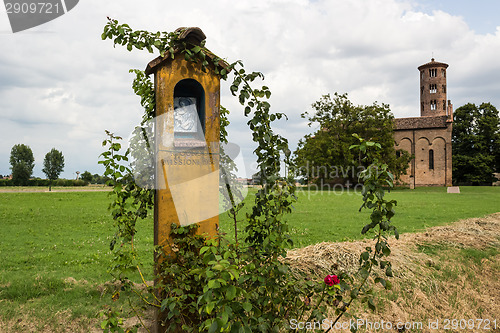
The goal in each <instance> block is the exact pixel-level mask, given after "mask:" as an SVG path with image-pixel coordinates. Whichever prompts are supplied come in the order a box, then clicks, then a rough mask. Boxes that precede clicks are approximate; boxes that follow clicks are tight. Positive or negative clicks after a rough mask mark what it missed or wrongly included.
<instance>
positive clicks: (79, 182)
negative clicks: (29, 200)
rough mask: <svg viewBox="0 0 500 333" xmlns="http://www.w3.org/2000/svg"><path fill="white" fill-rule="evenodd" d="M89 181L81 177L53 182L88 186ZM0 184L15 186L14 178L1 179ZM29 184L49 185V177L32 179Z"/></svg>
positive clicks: (63, 184)
mask: <svg viewBox="0 0 500 333" xmlns="http://www.w3.org/2000/svg"><path fill="white" fill-rule="evenodd" d="M88 184H89V183H88V182H86V181H84V180H81V179H78V180H76V179H58V180H54V181H53V182H52V186H87V185H88ZM0 186H15V185H14V183H13V182H12V179H0ZM27 186H47V187H48V186H49V180H48V179H40V178H35V179H30V180H28V185H27Z"/></svg>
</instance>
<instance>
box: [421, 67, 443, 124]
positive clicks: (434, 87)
mask: <svg viewBox="0 0 500 333" xmlns="http://www.w3.org/2000/svg"><path fill="white" fill-rule="evenodd" d="M447 68H448V64H445V63H442V62H437V61H435V60H434V58H432V59H431V62H428V63H426V64H424V65H422V66H420V67H418V70H419V71H420V116H421V117H429V116H448V115H449V114H448V113H449V110H448V109H449V108H448V105H449V104H450V106H451V103H450V102H449V101H448V100H447V99H446V69H447ZM450 112H451V111H450Z"/></svg>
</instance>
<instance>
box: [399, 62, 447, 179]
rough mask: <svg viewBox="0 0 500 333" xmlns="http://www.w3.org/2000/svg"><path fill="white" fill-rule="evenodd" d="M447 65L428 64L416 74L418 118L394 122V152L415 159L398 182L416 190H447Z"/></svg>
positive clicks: (421, 67)
mask: <svg viewBox="0 0 500 333" xmlns="http://www.w3.org/2000/svg"><path fill="white" fill-rule="evenodd" d="M447 68H448V65H447V64H445V63H442V62H437V61H435V60H434V58H432V59H431V61H430V62H428V63H426V64H424V65H422V66H420V67H418V70H419V72H420V117H412V118H397V119H395V125H396V129H395V131H394V140H395V143H396V150H398V149H404V150H406V151H408V152H409V153H410V154H411V155H413V156H414V157H415V158H414V159H412V160H411V162H410V167H409V169H408V171H407V173H406V175H403V176H402V177H401V182H403V183H405V184H407V185H409V186H410V188H414V187H416V186H451V171H452V167H451V166H452V164H451V163H452V160H451V156H452V155H451V130H452V125H453V105H452V104H451V101H450V100H448V99H447V98H446V69H447Z"/></svg>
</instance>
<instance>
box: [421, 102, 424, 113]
mask: <svg viewBox="0 0 500 333" xmlns="http://www.w3.org/2000/svg"><path fill="white" fill-rule="evenodd" d="M421 104H422V105H421V110H422V112H424V102H422V103H421Z"/></svg>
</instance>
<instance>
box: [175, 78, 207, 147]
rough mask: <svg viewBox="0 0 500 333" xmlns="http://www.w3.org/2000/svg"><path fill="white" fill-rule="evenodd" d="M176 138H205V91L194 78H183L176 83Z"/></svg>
mask: <svg viewBox="0 0 500 333" xmlns="http://www.w3.org/2000/svg"><path fill="white" fill-rule="evenodd" d="M174 138H175V139H176V140H177V139H181V140H182V139H187V140H189V139H195V140H204V138H205V91H204V89H203V86H202V85H201V84H200V83H199V82H198V81H196V80H194V79H183V80H180V81H179V82H177V84H176V85H175V88H174Z"/></svg>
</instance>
